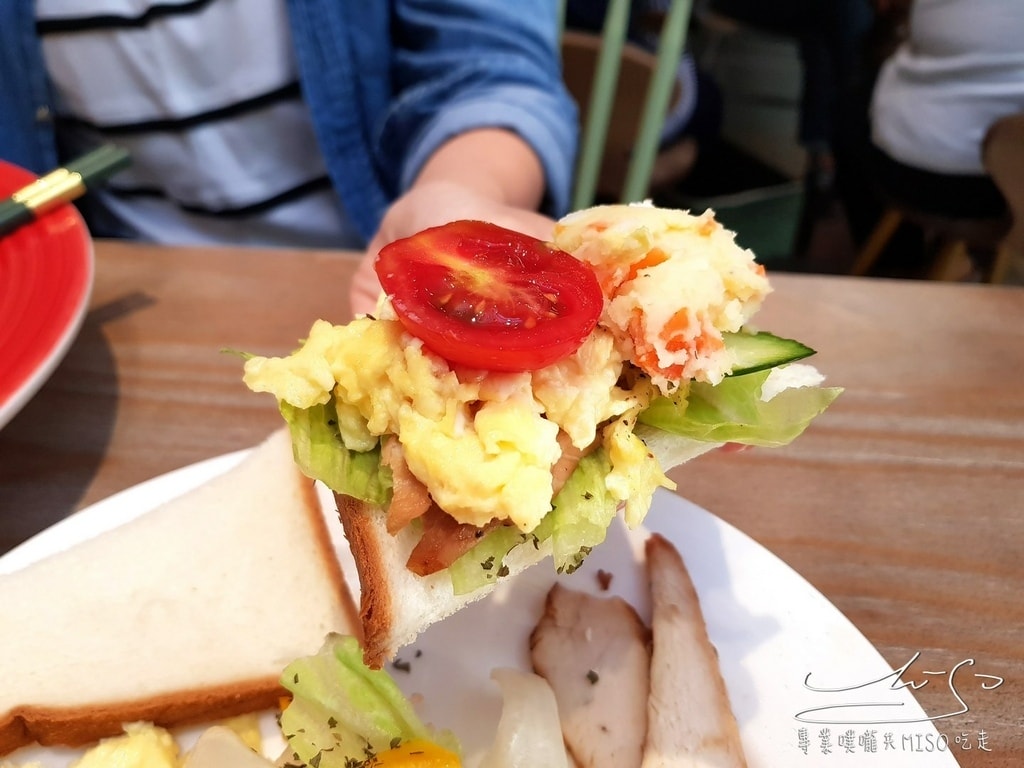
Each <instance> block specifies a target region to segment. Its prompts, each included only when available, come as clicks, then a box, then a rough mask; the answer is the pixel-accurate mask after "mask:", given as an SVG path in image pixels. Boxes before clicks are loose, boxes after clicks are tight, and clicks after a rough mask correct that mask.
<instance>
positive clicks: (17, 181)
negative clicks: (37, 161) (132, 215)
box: [0, 161, 93, 427]
mask: <svg viewBox="0 0 1024 768" xmlns="http://www.w3.org/2000/svg"><path fill="white" fill-rule="evenodd" d="M34 179H35V176H34V175H33V174H31V173H29V172H28V171H26V170H24V169H22V168H18V167H17V166H14V165H11V164H9V163H5V162H3V161H0V197H7V196H8V195H10V194H11V193H12V192H14V191H16V190H18V189H20V188H21V187H23V186H25V185H26V184H28V183H30V182H31V181H33V180H34ZM92 280H93V252H92V241H91V240H90V238H89V233H88V230H87V229H86V227H85V222H83V221H82V217H81V216H79V214H78V211H77V210H76V209H75V207H74V206H72V205H70V204H67V205H62V206H60V207H58V208H55V209H54V210H52V211H50V212H49V213H47V214H46V215H44V216H43V217H42V218H40V219H39V220H37V221H35V222H33V223H31V224H28V225H26V226H23V227H21V228H20V229H18V230H15V231H14V232H13V233H11V234H9V235H6V236H0V427H2V426H3V425H4V424H6V423H7V422H8V421H10V419H11V417H13V416H14V414H15V413H17V412H18V411H19V410H20V409H21V408H22V407H23V406H24V405H25V403H27V402H28V401H29V399H30V398H31V397H32V396H33V395H34V394H35V393H36V390H38V389H39V387H41V386H42V384H43V382H44V381H46V379H47V378H48V377H49V375H50V374H51V373H52V372H53V370H54V368H56V367H57V364H58V363H59V362H60V360H61V358H63V357H64V354H65V353H66V352H67V350H68V347H69V346H71V342H72V340H73V339H74V338H75V334H77V333H78V329H79V327H80V326H81V323H82V318H83V317H84V315H85V309H86V306H87V304H88V302H89V294H90V292H91V290H92Z"/></svg>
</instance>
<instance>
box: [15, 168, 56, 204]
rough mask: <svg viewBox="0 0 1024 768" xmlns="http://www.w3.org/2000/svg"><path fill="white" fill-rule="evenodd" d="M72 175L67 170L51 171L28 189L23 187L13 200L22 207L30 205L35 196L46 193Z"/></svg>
mask: <svg viewBox="0 0 1024 768" xmlns="http://www.w3.org/2000/svg"><path fill="white" fill-rule="evenodd" d="M70 174H71V171H69V170H68V169H67V168H58V169H57V170H55V171H50V172H49V173H48V174H46V175H45V176H42V177H41V178H38V179H36V180H35V181H33V182H32V183H31V184H29V185H28V186H27V187H22V188H21V189H19V190H18V191H17V192H15V193H14V194H13V195H11V200H13V201H14V202H16V203H21V204H22V205H28V201H29V200H31V199H32V198H33V197H34V196H36V195H39V194H41V193H44V194H45V192H46V190H47V189H48V188H49V187H50V186H51V185H53V184H57V183H58V182H59V181H62V180H63V179H66V178H67V177H68V176H69V175H70Z"/></svg>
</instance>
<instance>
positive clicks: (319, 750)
mask: <svg viewBox="0 0 1024 768" xmlns="http://www.w3.org/2000/svg"><path fill="white" fill-rule="evenodd" d="M281 684H282V685H283V686H284V687H285V688H286V689H288V691H289V692H290V693H291V694H292V700H291V702H290V703H289V704H288V706H287V707H286V708H285V710H284V712H282V713H281V731H282V732H283V733H284V735H285V738H286V739H287V741H288V746H289V748H290V749H291V751H292V752H294V753H295V756H296V757H297V758H298V759H299V760H301V761H302V762H303V764H305V765H312V766H318V768H351V766H353V765H362V764H363V763H364V761H366V760H367V759H368V758H370V757H372V756H373V755H375V754H377V753H378V752H383V751H385V750H388V749H391V748H393V747H395V746H397V745H398V744H399V743H401V742H404V741H408V740H411V739H423V740H426V741H431V742H433V743H435V744H438V745H440V746H442V747H444V748H445V749H448V750H450V751H452V752H455V753H458V752H459V751H460V748H459V744H458V742H457V741H456V739H455V737H454V736H453V735H452V734H451V733H449V732H447V731H442V732H435V731H433V730H431V729H430V728H428V727H427V726H426V725H424V724H423V722H422V721H421V720H420V719H419V717H418V716H417V715H416V712H415V710H414V709H413V707H412V704H411V703H410V702H409V700H408V699H406V698H405V696H404V695H403V694H402V691H401V690H400V689H399V688H398V686H397V685H396V684H395V681H394V680H392V679H391V677H390V676H389V675H388V673H387V672H385V671H384V670H372V669H370V668H369V667H367V666H366V665H365V664H364V663H363V652H362V649H361V648H360V647H359V642H358V641H357V640H356V639H355V638H354V637H350V636H347V635H337V634H332V635H329V636H328V637H327V639H326V641H325V642H324V645H323V647H322V648H321V649H320V651H319V652H318V653H317V654H316V655H313V656H306V657H303V658H300V659H296V660H295V661H293V662H292V663H291V664H289V665H288V666H287V667H286V668H285V670H284V672H283V673H282V674H281Z"/></svg>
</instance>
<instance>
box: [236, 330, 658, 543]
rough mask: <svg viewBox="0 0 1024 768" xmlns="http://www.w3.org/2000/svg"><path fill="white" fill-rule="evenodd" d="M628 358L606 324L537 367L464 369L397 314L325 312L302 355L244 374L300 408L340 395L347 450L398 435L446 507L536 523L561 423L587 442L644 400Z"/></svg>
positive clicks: (256, 364)
mask: <svg viewBox="0 0 1024 768" xmlns="http://www.w3.org/2000/svg"><path fill="white" fill-rule="evenodd" d="M622 362H623V361H622V358H621V357H620V356H619V355H618V353H617V351H616V348H615V344H614V339H613V338H612V336H611V334H609V333H607V332H605V331H600V330H599V331H597V332H595V333H594V334H592V335H591V336H590V337H588V338H587V340H586V341H585V342H584V343H583V345H582V346H581V347H580V349H578V350H577V351H576V352H575V353H574V354H572V355H570V356H569V357H568V358H566V359H564V360H561V361H559V362H558V363H555V364H554V365H551V366H548V367H547V368H544V369H541V370H539V371H532V372H529V371H528V372H523V373H495V372H481V371H478V372H473V373H472V374H470V375H464V376H463V377H461V378H460V376H459V374H457V373H456V372H455V371H453V370H452V369H451V368H450V367H449V366H448V364H447V363H446V362H445V361H444V360H442V359H441V358H439V357H437V356H436V355H434V354H432V353H430V352H429V351H428V350H426V349H424V347H423V344H422V342H421V341H419V340H418V339H416V338H414V337H412V336H410V335H409V334H407V333H406V332H405V331H404V330H403V329H402V326H401V324H400V323H399V322H398V321H397V320H393V319H378V320H374V319H369V318H360V319H357V320H354V321H353V322H351V323H349V324H348V325H344V326H335V325H331V324H330V323H328V322H326V321H317V322H316V323H314V325H313V327H312V328H311V329H310V332H309V337H308V338H307V340H306V342H305V344H303V346H302V347H301V348H300V349H299V350H298V351H297V352H295V353H294V354H292V355H290V356H288V357H284V358H251V359H250V360H248V361H247V362H246V366H245V382H246V384H247V385H248V386H249V387H250V388H251V389H253V390H255V391H257V392H272V393H273V394H274V395H276V396H277V397H278V398H279V399H281V400H284V401H285V402H287V403H289V404H290V405H293V406H295V407H297V408H309V407H311V406H313V405H318V404H323V403H326V402H327V401H328V400H329V399H330V397H331V395H332V393H333V394H334V395H335V402H336V404H337V407H338V418H339V429H340V432H341V436H342V439H343V440H344V442H345V445H346V446H347V447H348V448H349V449H351V450H356V451H365V450H369V449H371V448H373V447H374V446H375V445H376V443H377V441H378V439H379V437H380V436H381V435H386V434H395V435H397V436H398V439H399V441H400V442H401V444H402V448H403V452H404V456H405V461H406V463H407V464H408V465H409V469H410V471H411V472H412V473H413V474H414V475H415V476H416V477H417V478H418V479H419V480H420V481H421V482H422V483H423V484H424V485H426V486H427V489H428V490H429V491H430V494H431V496H432V497H433V499H434V501H436V502H437V503H438V505H439V506H440V507H441V508H442V509H443V510H445V512H447V513H448V514H450V515H451V516H452V517H454V518H456V519H457V520H459V521H461V522H465V523H471V524H473V525H478V526H483V525H485V524H486V523H488V522H490V521H491V520H492V519H494V518H497V519H508V520H511V521H512V522H513V523H514V524H515V525H517V526H518V527H519V528H520V529H521V530H523V531H526V532H529V531H532V530H533V529H534V528H535V527H536V526H537V524H538V523H539V522H540V521H541V519H542V518H543V517H544V515H546V514H547V513H548V512H549V511H550V509H551V495H552V477H551V467H552V465H553V464H554V463H555V462H556V461H557V460H558V458H559V457H560V456H561V455H562V449H561V447H560V446H559V443H558V433H559V430H560V429H561V430H563V431H564V432H565V433H566V434H567V435H568V436H569V438H570V440H571V442H572V444H573V445H575V446H576V447H577V448H579V449H584V448H587V447H588V446H589V445H590V444H591V443H593V442H594V440H595V439H597V437H598V435H597V427H598V425H599V424H601V423H602V422H605V421H607V420H608V419H611V418H613V417H615V416H619V415H621V414H624V413H627V412H630V411H636V410H637V409H638V408H640V407H641V406H643V405H646V403H647V401H648V400H647V398H648V397H649V392H648V390H647V388H646V387H644V386H642V385H641V386H638V387H636V388H634V389H633V390H624V389H621V388H619V387H618V386H617V385H616V381H617V379H618V377H619V372H620V371H621V369H622Z"/></svg>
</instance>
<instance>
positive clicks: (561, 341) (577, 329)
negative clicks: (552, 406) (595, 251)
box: [374, 220, 604, 372]
mask: <svg viewBox="0 0 1024 768" xmlns="http://www.w3.org/2000/svg"><path fill="white" fill-rule="evenodd" d="M374 266H375V269H376V271H377V276H378V278H379V279H380V281H381V285H382V286H383V288H384V290H385V292H386V293H387V294H388V296H389V297H390V299H391V304H392V306H393V307H394V309H395V314H396V315H397V316H398V318H399V320H400V321H401V322H402V324H403V326H404V327H405V329H406V330H407V331H408V332H409V333H411V334H412V335H414V336H416V337H417V338H419V339H421V340H422V341H423V343H424V344H425V345H426V346H427V347H428V348H429V349H430V350H432V351H433V352H434V353H435V354H437V355H439V356H441V357H443V358H445V359H446V360H448V361H449V362H451V363H454V364H456V365H460V366H464V367H469V368H480V369H484V370H493V371H507V372H518V371H528V370H536V369H538V368H543V367H545V366H547V365H550V364H552V363H554V362H557V361H558V360H560V359H562V358H564V357H567V356H568V355H570V354H571V353H572V352H574V351H576V350H577V349H578V348H579V347H580V345H581V344H582V343H583V341H584V340H585V339H586V338H587V336H589V335H590V333H591V332H592V331H593V330H594V327H595V326H596V325H597V321H598V318H599V317H600V314H601V309H602V307H603V304H604V295H603V294H602V292H601V287H600V285H599V284H598V281H597V277H596V275H595V274H594V271H593V269H592V268H591V266H590V265H589V264H586V263H585V262H582V261H579V260H578V259H576V258H575V257H573V256H572V255H570V254H568V253H566V252H564V251H561V250H558V249H557V248H555V247H554V246H552V245H550V244H549V243H545V242H544V241H542V240H538V239H536V238H533V237H530V236H528V235H525V234H522V233H520V232H515V231H513V230H510V229H505V228H504V227H499V226H497V225H494V224H489V223H486V222H481V221H468V220H461V221H455V222H451V223H449V224H444V225H442V226H439V227H432V228H430V229H426V230H424V231H423V232H420V233H418V234H415V235H412V236H411V237H407V238H403V239H401V240H396V241H394V242H393V243H390V244H389V245H386V246H385V247H384V248H382V249H381V251H380V253H379V254H378V256H377V260H376V262H375V265H374Z"/></svg>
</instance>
